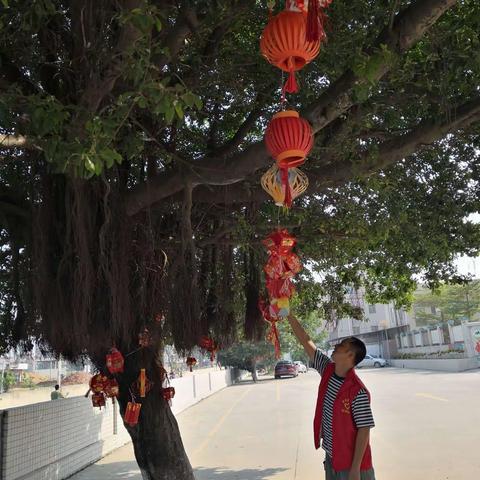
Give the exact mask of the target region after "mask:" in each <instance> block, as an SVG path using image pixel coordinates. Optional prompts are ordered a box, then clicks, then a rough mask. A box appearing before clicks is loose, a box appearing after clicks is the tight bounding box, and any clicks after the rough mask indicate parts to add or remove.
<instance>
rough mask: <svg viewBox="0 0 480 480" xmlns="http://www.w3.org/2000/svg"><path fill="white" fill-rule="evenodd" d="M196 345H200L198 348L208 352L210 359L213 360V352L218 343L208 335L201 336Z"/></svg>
mask: <svg viewBox="0 0 480 480" xmlns="http://www.w3.org/2000/svg"><path fill="white" fill-rule="evenodd" d="M198 345H199V346H200V348H202V349H203V350H206V351H207V352H209V353H210V360H211V361H212V362H213V361H214V360H215V353H216V352H217V350H218V345H217V344H216V342H215V341H214V340H212V339H211V338H210V337H207V336H203V337H202V338H200V341H199V342H198Z"/></svg>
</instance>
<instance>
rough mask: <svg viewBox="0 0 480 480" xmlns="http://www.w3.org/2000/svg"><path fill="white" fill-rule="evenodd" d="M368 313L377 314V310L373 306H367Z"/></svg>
mask: <svg viewBox="0 0 480 480" xmlns="http://www.w3.org/2000/svg"><path fill="white" fill-rule="evenodd" d="M368 313H377V309H376V308H375V305H369V306H368Z"/></svg>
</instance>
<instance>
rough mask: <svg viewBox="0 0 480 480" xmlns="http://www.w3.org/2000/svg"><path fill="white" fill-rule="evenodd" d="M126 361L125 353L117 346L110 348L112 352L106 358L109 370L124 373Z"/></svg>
mask: <svg viewBox="0 0 480 480" xmlns="http://www.w3.org/2000/svg"><path fill="white" fill-rule="evenodd" d="M124 363H125V361H124V359H123V355H122V354H121V353H120V352H119V351H118V350H117V349H116V348H112V349H110V353H108V354H107V358H106V364H107V368H108V371H109V372H110V373H112V374H113V373H122V372H123V365H124Z"/></svg>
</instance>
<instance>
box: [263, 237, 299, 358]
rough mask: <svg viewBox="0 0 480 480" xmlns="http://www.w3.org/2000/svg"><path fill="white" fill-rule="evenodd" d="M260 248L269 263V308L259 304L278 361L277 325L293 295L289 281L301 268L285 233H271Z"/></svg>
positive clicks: (265, 269) (286, 313) (293, 242)
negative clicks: (265, 252)
mask: <svg viewBox="0 0 480 480" xmlns="http://www.w3.org/2000/svg"><path fill="white" fill-rule="evenodd" d="M263 244H264V245H265V247H266V248H267V251H268V261H267V263H266V265H265V266H264V268H263V269H264V272H265V277H266V287H267V291H268V296H269V305H268V307H267V306H266V304H265V302H261V303H260V306H259V307H260V310H261V311H262V314H263V318H264V319H265V320H266V321H267V322H268V323H270V331H269V333H268V337H267V338H268V340H269V341H271V342H272V343H273V345H274V347H275V355H276V357H277V358H279V357H280V341H279V336H278V329H277V326H276V322H278V321H279V320H281V319H283V318H285V317H287V316H288V315H289V313H290V298H291V296H292V295H293V294H294V292H295V287H294V286H293V284H292V278H293V277H294V276H295V275H296V274H297V273H298V272H300V270H301V269H302V264H301V262H300V259H299V258H298V256H297V255H296V254H295V253H293V252H292V249H293V247H294V246H295V244H296V239H295V237H294V236H293V235H290V233H289V232H288V230H286V229H283V230H277V231H275V232H272V233H271V234H270V235H269V236H268V237H267V238H265V240H263Z"/></svg>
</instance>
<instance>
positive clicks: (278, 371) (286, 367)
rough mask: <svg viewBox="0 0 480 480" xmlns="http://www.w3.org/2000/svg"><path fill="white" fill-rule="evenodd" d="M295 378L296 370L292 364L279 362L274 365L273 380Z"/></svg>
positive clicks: (286, 361)
mask: <svg viewBox="0 0 480 480" xmlns="http://www.w3.org/2000/svg"><path fill="white" fill-rule="evenodd" d="M296 376H298V370H297V367H296V366H295V364H294V363H293V362H289V361H288V360H281V361H280V362H277V364H276V365H275V378H280V377H296Z"/></svg>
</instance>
